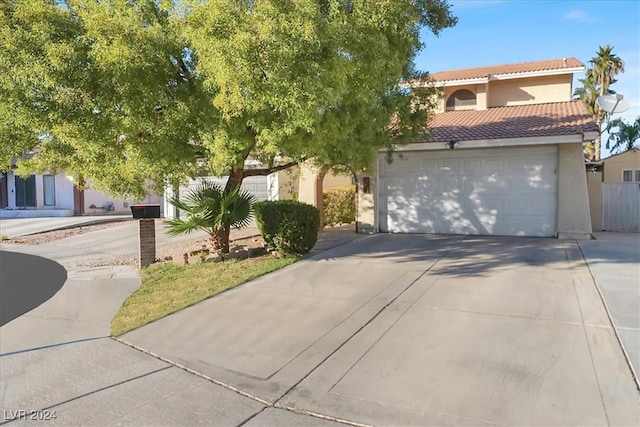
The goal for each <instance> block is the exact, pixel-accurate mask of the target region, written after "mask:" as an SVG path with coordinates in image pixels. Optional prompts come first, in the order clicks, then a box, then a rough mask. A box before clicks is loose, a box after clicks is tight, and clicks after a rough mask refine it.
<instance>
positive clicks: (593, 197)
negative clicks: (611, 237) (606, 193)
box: [587, 169, 602, 231]
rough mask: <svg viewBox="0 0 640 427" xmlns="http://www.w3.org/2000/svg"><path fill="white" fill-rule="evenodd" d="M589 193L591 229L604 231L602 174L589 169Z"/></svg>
mask: <svg viewBox="0 0 640 427" xmlns="http://www.w3.org/2000/svg"><path fill="white" fill-rule="evenodd" d="M587 191H588V192H589V210H590V212H591V228H592V229H593V231H600V230H602V172H600V171H598V172H592V171H590V170H588V169H587Z"/></svg>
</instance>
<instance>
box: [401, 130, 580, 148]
mask: <svg viewBox="0 0 640 427" xmlns="http://www.w3.org/2000/svg"><path fill="white" fill-rule="evenodd" d="M455 142H457V143H458V145H457V146H456V149H465V148H466V149H468V148H499V147H521V146H528V145H555V144H575V143H582V142H583V135H582V133H580V134H572V135H555V136H530V137H521V138H496V139H475V140H457V141H455ZM395 148H396V150H397V151H426V150H444V149H449V142H448V141H447V142H445V141H438V142H412V143H409V144H406V145H402V146H397V147H395Z"/></svg>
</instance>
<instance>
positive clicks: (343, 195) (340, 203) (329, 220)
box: [322, 185, 356, 225]
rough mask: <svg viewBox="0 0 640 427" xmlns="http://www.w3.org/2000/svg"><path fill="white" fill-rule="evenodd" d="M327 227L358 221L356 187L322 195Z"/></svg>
mask: <svg viewBox="0 0 640 427" xmlns="http://www.w3.org/2000/svg"><path fill="white" fill-rule="evenodd" d="M322 207H323V213H324V223H325V225H336V224H350V223H352V222H353V221H355V220H356V187H355V186H354V185H347V186H345V187H339V188H333V189H331V190H327V191H325V192H324V193H323V194H322Z"/></svg>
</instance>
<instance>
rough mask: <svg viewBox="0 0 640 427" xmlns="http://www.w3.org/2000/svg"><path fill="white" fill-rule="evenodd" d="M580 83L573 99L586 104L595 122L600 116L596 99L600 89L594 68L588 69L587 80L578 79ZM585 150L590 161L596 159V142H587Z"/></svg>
mask: <svg viewBox="0 0 640 427" xmlns="http://www.w3.org/2000/svg"><path fill="white" fill-rule="evenodd" d="M578 82H580V84H582V86H580V87H577V88H576V90H575V91H574V92H573V97H574V98H576V99H579V100H581V101H582V102H584V103H585V104H586V106H587V111H589V114H591V116H592V117H593V118H594V120H595V119H596V118H597V117H598V114H599V107H598V105H597V104H596V99H597V98H598V96H599V88H598V82H597V79H596V75H595V72H594V70H593V68H589V69H587V72H586V75H585V78H584V79H578ZM584 150H585V151H586V152H587V153H588V155H589V159H593V158H595V150H594V141H587V142H585V145H584Z"/></svg>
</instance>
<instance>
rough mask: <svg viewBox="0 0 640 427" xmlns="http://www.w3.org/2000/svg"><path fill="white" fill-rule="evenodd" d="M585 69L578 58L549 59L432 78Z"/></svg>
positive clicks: (454, 72)
mask: <svg viewBox="0 0 640 427" xmlns="http://www.w3.org/2000/svg"><path fill="white" fill-rule="evenodd" d="M577 67H584V64H583V63H582V62H580V61H578V60H577V59H576V58H560V59H547V60H544V61H533V62H521V63H518V64H503V65H491V66H487V67H475V68H463V69H459V70H449V71H440V72H439V73H435V74H431V76H430V77H431V78H432V79H433V80H435V81H438V82H444V81H450V80H467V79H479V78H484V77H489V76H500V75H505V74H519V73H523V74H524V73H533V72H538V71H552V70H565V69H574V68H577Z"/></svg>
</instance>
